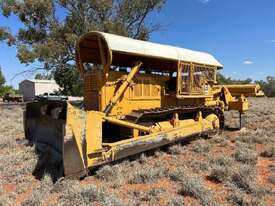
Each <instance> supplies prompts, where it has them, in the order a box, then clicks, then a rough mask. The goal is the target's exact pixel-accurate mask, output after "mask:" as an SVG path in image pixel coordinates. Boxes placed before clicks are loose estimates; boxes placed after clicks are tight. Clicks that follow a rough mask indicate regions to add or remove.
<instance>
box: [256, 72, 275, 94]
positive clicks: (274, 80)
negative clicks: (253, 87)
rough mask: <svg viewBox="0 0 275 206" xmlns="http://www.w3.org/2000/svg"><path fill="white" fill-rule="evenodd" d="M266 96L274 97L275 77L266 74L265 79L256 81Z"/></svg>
mask: <svg viewBox="0 0 275 206" xmlns="http://www.w3.org/2000/svg"><path fill="white" fill-rule="evenodd" d="M256 83H258V84H260V86H261V88H262V89H263V90H264V93H265V95H266V96H268V97H275V77H271V76H268V77H267V78H266V81H263V80H261V81H257V82H256Z"/></svg>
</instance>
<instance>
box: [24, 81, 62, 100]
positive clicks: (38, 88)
mask: <svg viewBox="0 0 275 206" xmlns="http://www.w3.org/2000/svg"><path fill="white" fill-rule="evenodd" d="M59 89H60V87H59V86H58V84H57V83H56V82H55V81H54V80H38V79H33V80H27V79H26V80H23V81H22V82H20V83H19V91H20V92H21V94H22V95H23V99H24V101H32V100H34V98H35V96H37V95H41V94H44V93H54V92H55V91H59Z"/></svg>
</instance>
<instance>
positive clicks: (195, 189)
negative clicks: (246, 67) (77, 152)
mask: <svg viewBox="0 0 275 206" xmlns="http://www.w3.org/2000/svg"><path fill="white" fill-rule="evenodd" d="M274 104H275V99H252V108H251V110H250V112H248V113H247V114H246V115H245V122H246V128H245V129H243V130H241V131H238V130H236V131H234V130H233V131H223V132H222V133H220V134H216V135H214V136H213V137H212V138H210V139H197V140H194V141H191V142H185V143H184V144H181V143H178V144H174V145H172V146H169V147H166V148H161V149H159V150H155V151H153V152H148V153H144V154H141V155H139V156H136V157H135V158H129V159H128V160H125V161H122V162H116V163H114V164H109V165H105V166H103V167H101V168H99V169H98V170H97V171H95V173H94V175H93V176H90V177H87V178H85V179H84V180H82V181H78V180H67V179H63V180H62V179H61V180H59V181H57V182H56V183H53V182H52V180H51V177H50V176H49V175H48V174H45V175H44V177H43V178H42V180H41V181H38V180H36V179H35V178H34V177H33V176H32V171H33V169H34V166H35V164H36V161H37V158H36V155H35V151H34V149H33V148H32V147H30V146H27V142H26V141H25V140H24V132H23V125H22V123H23V122H22V109H21V108H19V107H12V108H9V109H8V108H5V109H3V108H0V112H1V118H0V131H1V133H0V206H2V205H3V206H6V205H15V203H16V204H17V205H129V206H130V205H131V206H132V205H136V206H137V205H157V206H159V205H167V206H182V205H229V206H230V205H244V206H246V205H247V206H248V205H256V206H257V205H272V203H273V202H275V199H274V197H273V196H274V194H275V176H274V174H275V173H274V172H275V169H274V165H275V158H274V144H275V128H274V125H275V109H274V106H273V105H274ZM226 124H227V126H228V127H229V128H235V127H237V126H238V114H237V113H235V112H229V113H226Z"/></svg>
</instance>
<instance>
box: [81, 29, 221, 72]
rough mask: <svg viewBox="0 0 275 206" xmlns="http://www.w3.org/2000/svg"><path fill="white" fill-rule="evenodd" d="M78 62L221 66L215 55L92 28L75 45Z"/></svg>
mask: <svg viewBox="0 0 275 206" xmlns="http://www.w3.org/2000/svg"><path fill="white" fill-rule="evenodd" d="M76 53H77V60H78V63H80V66H81V65H82V64H81V63H84V62H86V63H94V64H102V65H108V66H110V65H114V66H121V67H130V66H133V64H134V62H136V61H138V60H140V61H142V62H143V67H145V68H151V69H167V70H169V68H170V69H171V67H172V68H177V64H178V61H183V62H191V63H197V64H202V65H209V66H214V67H217V68H218V69H220V68H222V67H223V65H222V64H221V63H220V62H218V61H217V60H216V59H215V57H213V56H212V55H211V54H208V53H205V52H198V51H192V50H189V49H184V48H179V47H174V46H169V45H163V44H157V43H151V42H147V41H141V40H136V39H131V38H128V37H123V36H119V35H115V34H109V33H103V32H98V31H92V32H89V33H87V34H85V35H83V36H82V37H81V38H80V39H79V41H78V42H77V46H76Z"/></svg>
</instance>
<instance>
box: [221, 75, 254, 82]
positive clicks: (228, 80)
mask: <svg viewBox="0 0 275 206" xmlns="http://www.w3.org/2000/svg"><path fill="white" fill-rule="evenodd" d="M217 82H218V84H251V83H252V79H250V78H247V79H245V80H240V79H231V77H228V78H226V77H225V76H223V75H222V74H221V73H218V74H217Z"/></svg>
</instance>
